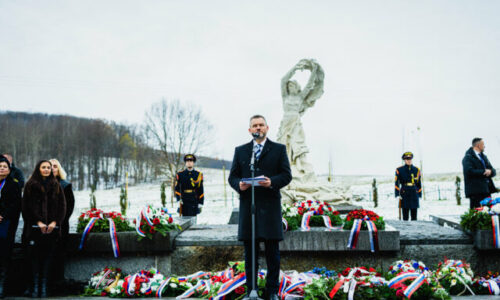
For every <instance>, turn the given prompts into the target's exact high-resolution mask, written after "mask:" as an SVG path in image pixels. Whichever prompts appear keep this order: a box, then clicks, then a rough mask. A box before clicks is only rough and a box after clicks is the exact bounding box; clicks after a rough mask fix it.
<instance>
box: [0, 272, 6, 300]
mask: <svg viewBox="0 0 500 300" xmlns="http://www.w3.org/2000/svg"><path fill="white" fill-rule="evenodd" d="M4 287H5V271H4V270H2V269H0V299H3V298H4V297H5V294H4Z"/></svg>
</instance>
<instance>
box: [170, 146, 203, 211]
mask: <svg viewBox="0 0 500 300" xmlns="http://www.w3.org/2000/svg"><path fill="white" fill-rule="evenodd" d="M184 163H185V164H186V169H184V170H183V171H180V172H177V174H176V175H175V198H176V199H177V201H178V202H179V214H180V215H182V216H185V217H196V216H197V215H198V214H199V213H201V209H202V208H203V203H204V199H205V194H204V192H203V173H201V172H199V171H197V170H195V169H194V164H195V163H196V156H194V155H193V154H186V155H185V156H184Z"/></svg>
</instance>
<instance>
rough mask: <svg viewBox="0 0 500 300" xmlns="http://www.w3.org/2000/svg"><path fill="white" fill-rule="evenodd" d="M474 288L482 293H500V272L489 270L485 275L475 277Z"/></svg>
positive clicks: (475, 291) (477, 292)
mask: <svg viewBox="0 0 500 300" xmlns="http://www.w3.org/2000/svg"><path fill="white" fill-rule="evenodd" d="M472 290H473V291H474V293H476V294H480V295H500V274H499V273H498V272H492V271H488V273H487V274H486V275H485V276H482V277H477V278H475V279H474V282H473V283H472Z"/></svg>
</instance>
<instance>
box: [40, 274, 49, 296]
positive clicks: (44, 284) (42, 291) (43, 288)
mask: <svg viewBox="0 0 500 300" xmlns="http://www.w3.org/2000/svg"><path fill="white" fill-rule="evenodd" d="M40 298H47V278H42V285H41V287H40Z"/></svg>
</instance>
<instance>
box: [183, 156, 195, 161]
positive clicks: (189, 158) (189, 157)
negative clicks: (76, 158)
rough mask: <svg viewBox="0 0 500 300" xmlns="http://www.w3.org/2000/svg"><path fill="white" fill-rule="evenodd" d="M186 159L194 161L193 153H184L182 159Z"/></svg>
mask: <svg viewBox="0 0 500 300" xmlns="http://www.w3.org/2000/svg"><path fill="white" fill-rule="evenodd" d="M188 160H192V161H194V162H196V156H194V154H186V155H184V161H188Z"/></svg>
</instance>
